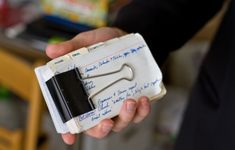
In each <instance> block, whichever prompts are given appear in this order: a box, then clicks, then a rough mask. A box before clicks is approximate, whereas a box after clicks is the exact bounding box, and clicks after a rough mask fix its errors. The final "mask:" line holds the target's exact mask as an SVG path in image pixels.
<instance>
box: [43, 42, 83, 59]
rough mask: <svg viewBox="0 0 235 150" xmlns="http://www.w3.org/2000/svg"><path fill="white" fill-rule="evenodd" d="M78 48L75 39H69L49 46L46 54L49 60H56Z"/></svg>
mask: <svg viewBox="0 0 235 150" xmlns="http://www.w3.org/2000/svg"><path fill="white" fill-rule="evenodd" d="M78 48H80V45H79V42H77V41H76V40H75V39H71V40H69V41H65V42H61V43H58V44H49V45H48V46H47V48H46V54H47V56H48V57H50V58H56V57H59V56H62V55H64V54H67V53H69V52H71V51H73V50H76V49H78Z"/></svg>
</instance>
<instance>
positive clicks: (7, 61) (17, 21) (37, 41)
mask: <svg viewBox="0 0 235 150" xmlns="http://www.w3.org/2000/svg"><path fill="white" fill-rule="evenodd" d="M129 2H130V0H0V150H36V149H41V150H75V149H76V150H91V149H96V150H108V149H112V150H119V149H122V150H129V149H134V150H150V149H156V150H172V149H173V146H174V142H175V139H176V138H177V133H178V130H179V126H180V123H181V120H182V115H183V112H184V109H185V106H186V104H187V98H188V95H189V94H190V90H191V87H192V85H193V83H194V80H195V78H196V76H197V72H198V68H199V67H200V64H201V60H202V59H203V57H204V55H205V54H206V52H207V50H208V48H209V46H210V42H211V41H212V40H213V37H214V34H215V33H216V29H217V27H218V25H219V22H220V20H221V18H222V16H223V12H224V10H225V9H226V6H224V9H223V10H222V11H221V12H220V13H218V14H217V15H216V16H215V17H214V18H213V19H212V20H211V21H210V22H209V23H208V24H207V25H206V26H205V27H204V28H203V29H202V30H201V31H200V32H199V33H198V34H197V35H196V36H195V37H194V38H193V39H192V40H190V41H189V42H188V43H186V44H185V46H183V47H182V48H181V49H180V50H178V51H175V52H173V53H172V54H171V55H170V56H169V58H168V60H167V61H166V63H165V64H164V66H163V68H162V71H163V73H164V80H165V81H164V82H165V84H166V88H167V91H168V93H167V95H166V96H165V97H164V98H163V99H162V100H160V101H158V102H154V103H153V104H152V112H151V115H150V116H149V117H148V118H147V119H146V120H145V121H144V122H143V123H140V124H138V125H131V126H130V127H129V128H127V129H125V130H124V131H122V132H121V133H118V134H115V133H112V134H110V135H109V136H108V137H107V138H105V139H102V140H97V139H94V138H90V137H88V136H86V135H83V134H80V135H79V138H78V140H77V142H76V144H75V145H73V146H67V145H65V144H64V143H63V141H62V140H61V138H60V135H59V134H57V133H56V131H55V128H54V126H53V124H52V120H51V118H50V116H49V114H48V111H47V108H46V107H45V103H44V101H43V99H42V96H41V93H40V89H39V88H38V85H37V81H36V80H35V76H34V73H33V69H34V68H35V67H36V66H38V65H42V64H44V63H45V62H47V61H49V59H48V58H47V57H46V55H45V51H44V50H45V47H46V46H47V44H48V43H56V42H61V41H64V40H67V39H70V38H72V37H73V36H75V35H76V34H78V33H80V32H83V31H88V30H91V29H94V28H98V27H102V26H105V25H108V24H110V23H111V22H112V21H113V20H114V19H115V17H116V15H117V13H118V11H119V9H120V8H121V7H123V6H124V5H126V4H127V3H129ZM140 19H141V18H140Z"/></svg>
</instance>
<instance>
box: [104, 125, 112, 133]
mask: <svg viewBox="0 0 235 150" xmlns="http://www.w3.org/2000/svg"><path fill="white" fill-rule="evenodd" d="M111 129H112V127H111V126H110V125H103V126H102V131H103V132H104V133H109V132H110V131H111Z"/></svg>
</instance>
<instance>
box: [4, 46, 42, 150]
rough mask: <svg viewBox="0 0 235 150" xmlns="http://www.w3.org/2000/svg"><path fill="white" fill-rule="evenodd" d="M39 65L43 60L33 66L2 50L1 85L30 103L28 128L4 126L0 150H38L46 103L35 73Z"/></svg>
mask: <svg viewBox="0 0 235 150" xmlns="http://www.w3.org/2000/svg"><path fill="white" fill-rule="evenodd" d="M39 64H42V61H36V62H35V63H33V65H32V64H30V63H27V62H26V61H23V60H21V59H20V58H17V57H16V56H13V55H11V54H9V53H7V52H6V51H4V50H2V49H0V83H1V84H2V85H4V86H6V87H8V88H9V89H10V91H12V92H13V93H15V94H16V95H18V96H19V97H20V98H21V99H23V100H25V101H27V102H28V104H29V105H28V111H27V115H28V116H27V123H26V128H25V129H19V130H16V131H10V130H8V129H6V128H3V127H2V128H1V127H0V150H36V149H37V144H38V137H39V134H40V126H41V115H42V104H43V103H42V102H43V101H42V97H41V93H40V89H39V86H38V83H37V80H36V77H35V74H34V67H35V66H37V65H39ZM0 111H1V110H0ZM9 111H10V110H9Z"/></svg>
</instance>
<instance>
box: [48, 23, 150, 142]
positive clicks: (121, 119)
mask: <svg viewBox="0 0 235 150" xmlns="http://www.w3.org/2000/svg"><path fill="white" fill-rule="evenodd" d="M125 34H126V32H124V31H122V30H120V29H118V28H109V27H103V28H99V29H95V30H91V31H88V32H83V33H80V34H78V35H77V36H75V37H74V38H73V39H71V40H68V41H65V42H61V43H58V44H50V45H48V46H47V48H46V54H47V56H48V57H50V58H52V59H54V58H56V57H59V56H62V55H65V54H67V53H69V52H71V51H74V50H77V49H79V48H82V47H86V46H89V45H92V44H95V43H98V42H103V41H106V40H109V39H112V38H115V37H120V36H122V35H125ZM150 110H151V107H150V102H149V99H148V98H147V97H146V96H142V97H140V98H139V99H138V100H134V99H127V100H125V101H124V102H123V105H122V108H121V111H120V114H119V115H118V116H117V117H115V118H113V119H105V120H103V121H101V122H100V123H99V124H98V125H97V126H95V127H93V128H91V129H89V130H87V131H85V134H87V135H89V136H91V137H94V138H98V139H101V138H104V137H106V136H107V135H108V134H109V133H110V132H111V131H114V132H120V131H122V130H123V129H125V128H126V127H127V126H128V125H129V124H130V123H140V122H141V121H143V120H144V119H145V118H146V117H147V116H148V114H149V113H150ZM62 138H63V140H64V142H65V143H66V144H69V145H72V144H73V143H74V142H75V140H76V135H73V134H69V133H67V134H62Z"/></svg>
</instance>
